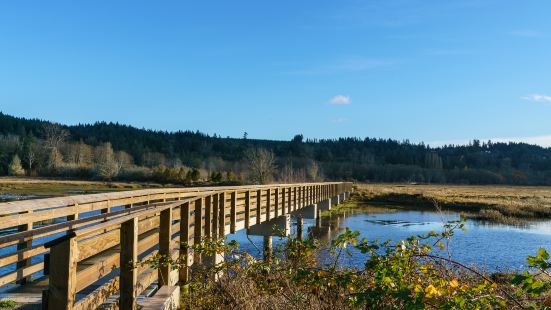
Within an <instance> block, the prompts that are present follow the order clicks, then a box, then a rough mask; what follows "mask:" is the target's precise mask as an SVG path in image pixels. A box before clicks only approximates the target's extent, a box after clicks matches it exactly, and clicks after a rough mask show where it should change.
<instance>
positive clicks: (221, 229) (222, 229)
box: [218, 193, 226, 238]
mask: <svg viewBox="0 0 551 310" xmlns="http://www.w3.org/2000/svg"><path fill="white" fill-rule="evenodd" d="M219 211H220V215H219V217H218V237H220V238H224V237H225V236H226V193H220V209H219Z"/></svg>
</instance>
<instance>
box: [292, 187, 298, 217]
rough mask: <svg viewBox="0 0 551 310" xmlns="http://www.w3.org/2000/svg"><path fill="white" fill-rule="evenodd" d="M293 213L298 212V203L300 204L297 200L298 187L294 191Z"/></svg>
mask: <svg viewBox="0 0 551 310" xmlns="http://www.w3.org/2000/svg"><path fill="white" fill-rule="evenodd" d="M293 192H294V193H293V211H296V210H297V202H298V199H297V192H298V191H297V187H296V186H295V188H294V189H293Z"/></svg>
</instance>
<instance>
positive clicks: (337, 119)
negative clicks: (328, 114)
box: [331, 117, 346, 124]
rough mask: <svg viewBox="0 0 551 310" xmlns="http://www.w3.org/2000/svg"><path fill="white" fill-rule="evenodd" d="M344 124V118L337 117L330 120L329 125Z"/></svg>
mask: <svg viewBox="0 0 551 310" xmlns="http://www.w3.org/2000/svg"><path fill="white" fill-rule="evenodd" d="M344 122H346V118H344V117H337V118H334V119H332V120H331V123H333V124H340V123H344Z"/></svg>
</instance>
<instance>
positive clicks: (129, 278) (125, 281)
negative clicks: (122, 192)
mask: <svg viewBox="0 0 551 310" xmlns="http://www.w3.org/2000/svg"><path fill="white" fill-rule="evenodd" d="M120 240H121V254H120V300H119V305H120V306H119V307H120V309H132V310H134V309H137V303H136V299H137V297H138V294H137V292H138V291H137V290H136V285H137V283H138V269H137V268H134V264H135V263H136V262H137V261H138V218H137V217H135V218H133V219H131V220H128V221H126V222H124V223H122V224H121V237H120Z"/></svg>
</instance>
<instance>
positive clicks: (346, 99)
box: [329, 95, 352, 104]
mask: <svg viewBox="0 0 551 310" xmlns="http://www.w3.org/2000/svg"><path fill="white" fill-rule="evenodd" d="M329 103H330V104H350V103H352V99H350V96H344V95H336V96H335V97H333V98H331V100H329Z"/></svg>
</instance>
